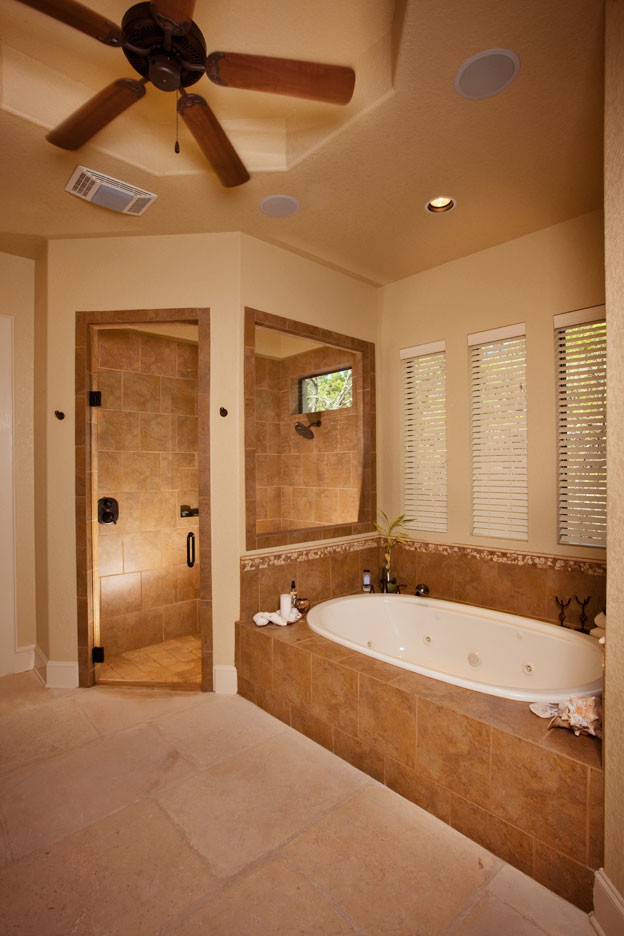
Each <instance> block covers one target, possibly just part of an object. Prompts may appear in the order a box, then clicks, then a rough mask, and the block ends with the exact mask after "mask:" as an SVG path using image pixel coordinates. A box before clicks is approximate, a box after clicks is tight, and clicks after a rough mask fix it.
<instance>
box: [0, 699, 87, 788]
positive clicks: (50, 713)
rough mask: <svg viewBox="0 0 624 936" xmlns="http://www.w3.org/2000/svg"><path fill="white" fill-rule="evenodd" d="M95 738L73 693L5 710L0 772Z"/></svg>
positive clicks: (0, 721) (0, 730)
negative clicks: (46, 702) (29, 706)
mask: <svg viewBox="0 0 624 936" xmlns="http://www.w3.org/2000/svg"><path fill="white" fill-rule="evenodd" d="M96 737H97V731H96V730H95V728H94V727H93V725H92V724H91V723H90V722H89V721H88V719H87V718H86V717H85V715H84V712H83V711H82V709H81V708H80V706H79V705H78V703H77V696H76V695H72V696H71V697H70V698H69V699H55V700H54V701H52V702H50V703H48V704H43V705H38V706H33V707H31V708H24V709H19V710H17V711H14V712H9V713H8V714H6V715H3V716H1V717H0V773H6V772H7V771H9V770H14V769H15V768H16V767H20V766H21V765H22V764H26V763H28V762H29V761H33V760H37V759H38V758H40V757H45V756H47V755H49V754H56V753H57V752H58V751H63V750H67V749H68V748H72V747H76V746H77V745H80V744H84V743H85V742H87V741H91V740H92V739H93V738H96Z"/></svg>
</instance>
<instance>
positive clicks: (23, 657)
mask: <svg viewBox="0 0 624 936" xmlns="http://www.w3.org/2000/svg"><path fill="white" fill-rule="evenodd" d="M34 665H35V645H34V644H30V645H29V646H27V647H18V648H17V649H16V651H15V654H14V656H13V672H14V673H26V672H27V671H28V670H31V669H32V668H33V666H34Z"/></svg>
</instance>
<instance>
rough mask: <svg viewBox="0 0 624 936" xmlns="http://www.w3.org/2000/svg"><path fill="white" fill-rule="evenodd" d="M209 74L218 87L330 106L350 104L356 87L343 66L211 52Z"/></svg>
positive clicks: (207, 60)
mask: <svg viewBox="0 0 624 936" xmlns="http://www.w3.org/2000/svg"><path fill="white" fill-rule="evenodd" d="M206 74H207V75H208V77H209V78H210V80H211V81H214V83H215V84H218V85H224V86H225V87H228V88H245V89H247V90H248V91H270V92H271V93H272V94H288V95H290V96H291V97H300V98H308V99H309V100H311V101H326V102H328V103H329V104H348V103H349V101H350V100H351V96H352V95H353V88H354V86H355V72H354V71H353V69H352V68H347V67H346V66H344V65H320V64H319V63H318V62H300V61H299V60H297V59H282V58H269V57H268V56H266V55H242V54H238V53H236V52H212V53H211V54H210V55H209V56H208V58H207V59H206Z"/></svg>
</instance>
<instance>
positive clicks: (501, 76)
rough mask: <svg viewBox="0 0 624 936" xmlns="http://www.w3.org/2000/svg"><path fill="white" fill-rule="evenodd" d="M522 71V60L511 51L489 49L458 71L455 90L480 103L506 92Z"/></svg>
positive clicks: (474, 56)
mask: <svg viewBox="0 0 624 936" xmlns="http://www.w3.org/2000/svg"><path fill="white" fill-rule="evenodd" d="M519 71H520V59H519V58H518V56H517V55H516V53H515V52H511V51H510V50H509V49H488V50H487V51H486V52H479V53H478V54H477V55H473V56H472V58H469V59H468V61H467V62H464V64H463V65H462V66H461V68H459V69H458V71H457V74H456V75H455V90H456V91H457V93H458V94H461V96H462V97H465V98H470V99H471V100H473V101H479V100H481V99H482V98H488V97H493V95H495V94H499V93H500V92H501V91H504V90H505V88H507V87H508V86H509V85H510V84H511V82H512V81H513V80H514V78H515V77H516V75H517V74H518V72H519Z"/></svg>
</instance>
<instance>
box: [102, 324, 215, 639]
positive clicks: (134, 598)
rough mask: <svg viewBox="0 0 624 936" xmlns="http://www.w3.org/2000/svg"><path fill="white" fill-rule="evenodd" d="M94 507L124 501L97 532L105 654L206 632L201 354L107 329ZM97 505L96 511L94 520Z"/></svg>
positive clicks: (176, 344) (182, 346)
mask: <svg viewBox="0 0 624 936" xmlns="http://www.w3.org/2000/svg"><path fill="white" fill-rule="evenodd" d="M93 355H94V356H95V360H94V362H93V366H94V376H95V387H96V388H97V389H99V390H101V392H102V406H101V408H100V409H98V411H97V416H96V421H95V425H96V430H95V431H96V433H97V434H96V438H95V439H94V443H95V444H94V460H93V468H94V471H96V477H97V481H96V483H95V485H94V500H95V501H96V502H97V499H98V498H99V497H102V496H111V497H115V498H116V499H117V500H118V501H119V522H118V523H117V524H116V525H114V524H95V525H94V526H95V530H94V532H96V533H97V541H96V548H95V558H96V560H97V563H98V573H99V582H100V589H101V642H102V644H103V646H104V648H105V653H106V654H107V655H113V654H117V653H122V652H124V651H125V650H130V649H135V648H138V647H143V646H146V645H149V644H155V643H158V642H160V641H163V640H168V639H170V638H172V637H175V636H181V635H185V634H193V633H196V632H197V630H198V598H199V575H200V568H199V561H198V560H199V542H198V541H196V557H197V562H196V565H195V566H194V568H192V569H190V568H188V566H187V565H186V537H187V533H188V532H189V531H191V530H192V531H193V532H194V533H195V535H196V537H197V535H198V519H197V517H193V518H181V517H180V505H181V504H189V505H190V506H191V507H197V506H198V496H199V495H198V478H197V457H198V456H197V449H198V444H197V422H198V419H197V346H196V345H195V344H193V343H190V342H185V341H178V340H175V339H172V338H165V337H161V336H156V335H151V334H145V333H141V332H140V331H133V330H131V329H115V330H112V329H111V330H108V329H106V330H101V331H99V332H98V333H97V341H96V342H95V347H94V349H93ZM96 512H97V503H94V515H95V514H96Z"/></svg>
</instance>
